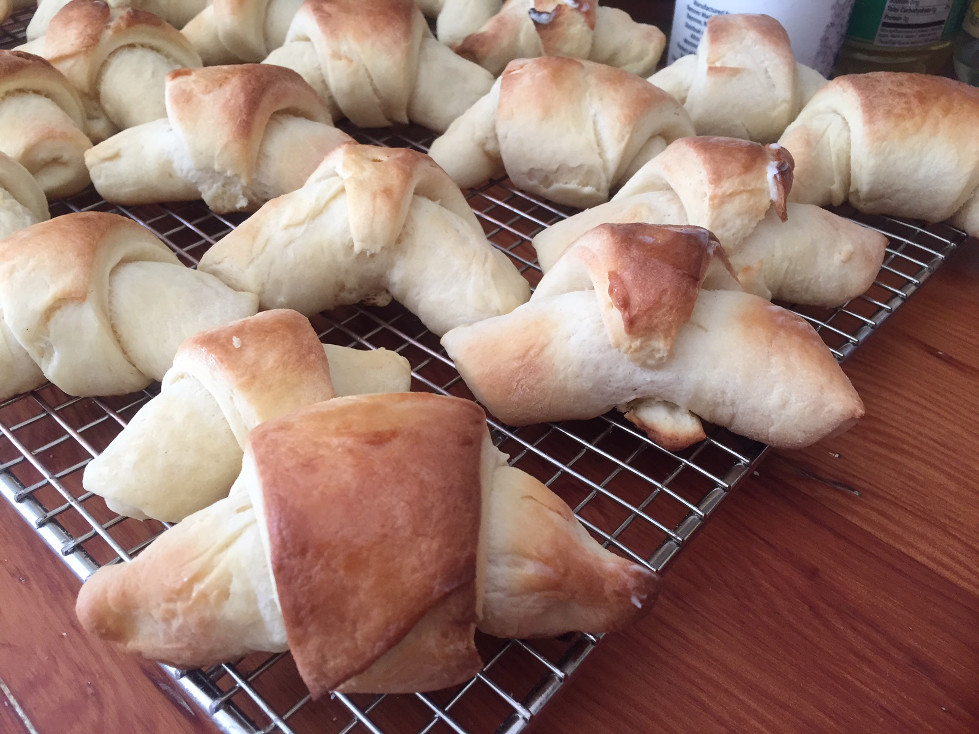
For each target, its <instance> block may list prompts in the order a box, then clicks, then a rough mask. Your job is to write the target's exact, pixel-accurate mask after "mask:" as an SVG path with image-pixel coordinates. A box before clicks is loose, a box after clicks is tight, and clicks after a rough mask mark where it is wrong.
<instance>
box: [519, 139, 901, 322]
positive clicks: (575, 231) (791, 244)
mask: <svg viewBox="0 0 979 734" xmlns="http://www.w3.org/2000/svg"><path fill="white" fill-rule="evenodd" d="M792 178H793V173H792V159H791V157H790V156H789V155H788V154H787V152H786V151H785V149H783V148H780V147H779V146H775V145H770V146H762V145H759V144H757V143H752V142H749V141H746V140H738V139H734V138H720V137H710V136H700V137H694V138H685V139H683V140H678V141H676V142H674V143H672V144H671V145H670V146H669V147H668V148H667V149H666V150H665V151H664V152H663V153H661V154H660V155H659V156H657V157H656V158H655V159H653V160H652V161H650V162H649V163H648V164H647V165H646V166H644V167H643V168H642V169H640V171H638V172H637V173H636V175H635V176H633V177H632V178H631V179H629V181H628V182H626V184H625V185H624V186H623V187H622V189H621V190H620V191H619V193H618V194H616V196H615V197H614V198H613V199H612V201H610V202H608V203H606V204H601V205H599V206H596V207H593V208H591V209H587V210H585V211H583V212H580V213H578V214H576V215H574V216H572V217H570V218H568V219H565V220H563V221H560V222H558V223H556V224H554V225H553V226H551V227H549V228H548V229H545V230H544V231H542V232H540V233H539V234H538V235H537V236H536V237H534V240H533V244H534V248H535V249H536V251H537V256H538V259H539V260H540V264H541V267H542V268H543V269H544V270H545V271H547V270H549V269H550V268H551V267H553V266H554V263H555V262H557V261H558V259H559V258H560V256H561V254H562V253H563V252H564V251H565V250H567V249H568V248H569V247H570V246H571V245H572V243H573V242H574V241H575V240H576V239H577V238H578V237H580V236H581V235H583V234H584V233H585V232H587V231H588V230H589V229H592V228H593V227H596V226H598V225H599V224H602V223H606V222H607V223H616V224H621V223H628V222H645V223H647V224H692V225H696V226H699V227H705V228H707V229H709V230H711V231H712V232H714V234H716V235H717V238H718V239H719V240H720V242H721V244H722V245H723V247H724V250H725V252H726V253H727V256H728V261H729V264H730V266H731V271H732V272H733V274H734V275H735V277H736V278H737V280H738V281H739V282H740V286H741V287H743V288H745V289H746V290H748V291H750V292H752V293H755V294H757V295H760V296H762V297H764V298H770V299H778V300H783V301H790V302H793V303H800V304H807V305H819V306H840V305H842V304H844V303H846V302H847V301H848V300H850V299H851V298H855V297H857V296H859V295H861V294H862V293H864V292H866V290H867V289H868V288H869V287H870V286H871V285H872V284H873V282H874V279H875V278H876V277H877V274H878V273H879V271H880V266H881V263H882V262H883V258H884V253H885V250H886V247H887V238H886V237H884V235H882V234H880V233H879V232H876V231H874V230H872V229H869V228H867V227H863V226H861V225H859V224H857V223H856V222H853V221H851V220H848V219H845V218H843V217H840V216H837V215H835V214H833V213H831V212H828V211H826V210H824V209H821V208H819V207H816V206H814V205H811V204H795V203H791V204H790V203H787V202H786V198H787V197H788V195H789V191H790V189H791V187H792ZM726 281H728V282H729V281H730V276H729V275H728V273H727V271H726V270H725V269H724V268H717V267H715V268H714V269H713V271H712V273H711V275H710V278H709V281H708V284H709V286H710V287H712V288H717V287H725V285H724V284H725V282H726Z"/></svg>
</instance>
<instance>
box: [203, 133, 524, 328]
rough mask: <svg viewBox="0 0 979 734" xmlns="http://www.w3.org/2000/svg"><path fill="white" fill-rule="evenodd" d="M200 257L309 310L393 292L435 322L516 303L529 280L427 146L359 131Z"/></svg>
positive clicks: (385, 298) (267, 295)
mask: <svg viewBox="0 0 979 734" xmlns="http://www.w3.org/2000/svg"><path fill="white" fill-rule="evenodd" d="M199 269H200V270H201V271H202V272H205V273H210V274H212V275H215V276H216V277H218V278H220V279H221V280H222V281H224V282H225V283H227V284H228V285H229V286H231V287H232V288H235V289H239V290H245V291H248V292H250V293H256V294H258V296H259V299H260V302H261V304H262V307H263V308H292V309H295V310H297V311H300V312H301V313H304V314H313V313H317V312H319V311H323V310H327V309H331V308H336V307H337V306H342V305H347V304H352V303H358V302H361V301H367V302H371V303H375V304H385V303H387V302H389V301H390V300H391V298H394V299H395V300H397V301H398V302H399V303H401V304H402V305H403V306H405V307H406V308H407V309H408V310H410V311H411V312H412V313H414V314H415V315H416V316H418V317H419V318H420V319H421V321H422V322H423V323H424V324H425V326H426V327H427V328H428V329H429V330H431V331H432V332H434V333H436V334H444V333H445V332H446V331H448V330H449V329H451V328H453V327H454V326H458V325H459V324H466V323H472V322H474V321H478V320H480V319H484V318H487V317H489V316H495V315H498V314H501V313H506V312H507V311H510V310H512V309H513V308H516V307H517V306H518V305H519V304H521V303H523V302H524V301H526V300H527V298H528V297H529V296H530V286H529V285H528V283H527V281H526V279H524V277H523V276H522V275H521V274H520V272H519V271H518V270H517V268H516V267H515V266H514V265H513V263H512V262H511V261H510V260H509V258H507V256H506V255H504V254H503V253H502V252H501V251H499V250H497V249H496V248H495V247H493V245H492V244H491V243H490V242H489V241H488V240H487V239H486V235H485V234H484V233H483V228H482V226H481V225H480V224H479V221H478V220H477V219H476V215H475V214H474V213H473V211H472V209H471V208H470V206H469V204H468V203H467V202H466V199H465V197H464V196H463V195H462V192H460V191H459V189H458V187H457V186H456V185H455V184H454V183H452V181H451V180H450V179H449V177H448V176H447V175H446V174H445V172H444V171H443V170H442V169H441V168H439V167H438V166H437V165H435V163H434V162H433V161H432V160H431V159H430V158H429V157H428V156H426V155H424V154H423V153H419V152H417V151H413V150H408V149H404V148H380V147H375V146H371V145H359V144H356V143H351V144H349V145H344V146H342V147H341V148H339V149H338V150H336V151H334V152H333V153H331V154H330V155H328V156H327V157H326V158H325V159H323V162H322V163H321V164H320V166H319V168H317V170H316V171H315V172H314V173H313V175H312V176H310V178H309V180H308V181H307V182H306V184H305V185H304V186H303V187H302V188H301V189H299V190H298V191H294V192H292V193H291V194H286V195H285V196H281V197H279V198H277V199H274V200H272V201H270V202H269V203H268V204H266V205H265V206H263V207H262V208H261V209H259V210H258V211H257V212H255V214H253V215H252V216H251V217H249V218H248V219H247V220H246V221H245V222H244V223H243V224H242V225H241V226H239V227H238V228H237V229H235V230H234V231H233V232H231V233H229V234H228V235H227V236H225V237H224V238H223V239H222V240H220V241H219V242H217V243H216V244H215V245H214V246H212V247H211V249H210V250H208V251H207V252H206V253H204V256H203V257H202V258H201V261H200V266H199Z"/></svg>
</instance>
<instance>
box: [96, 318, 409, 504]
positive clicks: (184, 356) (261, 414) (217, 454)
mask: <svg viewBox="0 0 979 734" xmlns="http://www.w3.org/2000/svg"><path fill="white" fill-rule="evenodd" d="M351 372H356V373H358V379H357V380H356V381H351V380H350V379H348V378H346V376H347V375H349V374H350V373H351ZM334 376H336V379H334ZM410 383H411V368H410V367H409V366H408V362H407V360H405V359H404V358H403V357H401V356H400V355H399V354H397V353H396V352H390V351H388V350H385V349H381V350H376V351H361V350H356V349H350V348H347V347H340V346H333V345H330V346H329V347H326V349H324V345H323V344H321V343H320V341H319V339H318V338H317V336H316V332H315V331H314V330H313V327H312V326H311V325H310V323H309V321H308V320H307V319H306V317H304V316H303V315H302V314H299V313H297V312H296V311H288V310H281V309H280V310H273V311H264V312H262V313H259V314H257V315H255V316H251V317H249V318H246V319H242V320H240V321H234V322H232V323H230V324H226V325H222V326H217V327H215V328H213V329H208V330H206V331H202V332H201V333H199V334H196V335H194V336H192V337H190V338H189V339H187V340H186V341H184V342H183V343H182V344H181V345H180V348H179V349H178V350H177V354H176V356H175V357H174V360H173V366H172V367H171V368H170V369H169V370H167V373H166V374H165V375H164V376H163V385H162V389H161V391H160V394H159V395H157V396H156V397H154V398H153V399H152V400H150V401H149V402H148V403H147V404H146V405H144V406H143V407H142V408H141V409H140V410H139V412H138V413H136V415H135V416H133V418H132V420H131V421H130V422H129V423H128V424H127V425H126V427H125V428H124V429H123V430H122V432H121V433H120V434H119V435H118V436H116V437H115V439H113V441H112V443H110V444H109V445H108V447H106V449H105V450H104V451H103V452H102V453H101V454H99V455H98V456H97V457H95V458H94V459H93V460H92V461H90V462H89V463H88V465H87V466H86V467H85V473H84V476H83V486H84V487H85V489H86V490H87V491H89V492H94V493H95V494H98V495H100V496H102V497H103V498H104V499H105V500H106V505H107V506H108V507H109V509H111V510H113V511H115V512H119V513H121V514H125V515H129V516H130V517H136V518H138V519H145V518H147V517H152V518H155V519H157V520H163V521H166V522H178V521H179V520H182V519H184V518H185V517H186V516H187V515H190V514H192V513H194V512H196V511H197V510H200V509H203V508H204V507H207V506H208V505H210V504H212V503H214V502H215V501H216V500H218V499H220V498H221V497H224V496H225V495H227V493H228V490H229V489H230V488H231V484H232V483H233V482H234V479H235V477H236V476H238V472H239V471H240V470H241V455H242V447H243V446H244V443H245V439H246V438H247V436H248V433H249V431H251V429H252V428H254V427H255V426H256V425H258V424H259V423H261V422H262V421H266V420H269V419H271V418H275V417H278V416H280V415H284V414H286V413H288V412H290V411H292V410H295V409H296V408H299V407H302V406H304V405H309V404H312V403H316V402H320V401H322V400H329V399H330V398H333V397H336V396H337V395H343V394H352V393H349V392H344V391H345V390H353V392H354V393H361V392H400V391H407V390H408V389H409V387H410Z"/></svg>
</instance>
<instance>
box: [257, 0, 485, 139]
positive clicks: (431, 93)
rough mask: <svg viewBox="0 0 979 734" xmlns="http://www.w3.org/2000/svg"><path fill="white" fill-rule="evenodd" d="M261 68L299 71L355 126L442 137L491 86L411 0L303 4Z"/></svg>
mask: <svg viewBox="0 0 979 734" xmlns="http://www.w3.org/2000/svg"><path fill="white" fill-rule="evenodd" d="M265 63H268V64H278V65H279V66H285V67H288V68H290V69H294V70H295V71H297V72H298V73H299V74H300V75H301V76H302V77H303V78H304V79H305V80H306V81H308V82H309V83H310V85H311V86H312V87H313V88H314V89H315V90H316V91H317V92H318V93H319V95H320V96H321V97H322V98H323V99H325V100H327V102H328V104H329V105H330V108H331V111H332V112H333V114H334V116H335V117H336V118H340V117H346V118H348V119H349V120H350V121H351V122H352V123H354V124H355V125H358V126H360V127H387V126H390V125H395V124H405V123H407V122H409V121H410V122H414V123H416V124H419V125H422V126H424V127H427V128H429V129H431V130H435V131H436V132H442V131H444V130H445V129H446V128H447V127H448V126H449V124H450V123H451V122H452V121H453V120H455V119H456V118H457V117H458V116H459V115H461V114H462V113H463V112H465V111H466V110H467V109H469V107H470V106H471V105H472V104H474V103H475V102H476V100H478V99H479V98H480V97H482V96H483V95H484V94H486V93H487V92H488V91H489V90H490V87H492V86H493V76H492V75H491V74H490V73H489V72H487V71H486V70H485V69H483V68H481V67H479V66H477V65H476V64H474V63H472V62H471V61H467V60H466V59H464V58H462V57H461V56H457V55H456V54H454V53H452V51H451V50H450V49H449V48H447V47H446V46H444V45H442V44H441V43H439V42H438V41H436V40H435V38H434V36H432V34H431V32H430V31H429V29H428V26H427V25H426V24H425V19H424V17H423V16H422V14H421V11H420V10H418V8H417V7H416V6H415V4H414V2H413V1H412V0H307V1H306V2H305V3H303V5H302V7H301V8H299V10H298V11H297V12H296V14H295V17H294V18H293V20H292V23H291V25H290V26H289V30H288V33H287V34H286V39H285V43H284V44H282V46H281V47H280V48H277V49H276V50H274V51H272V52H271V53H270V54H269V55H268V57H267V58H266V59H265Z"/></svg>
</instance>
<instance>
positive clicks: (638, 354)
mask: <svg viewBox="0 0 979 734" xmlns="http://www.w3.org/2000/svg"><path fill="white" fill-rule="evenodd" d="M585 238H588V239H585ZM582 240H584V241H585V248H586V249H585V248H583V249H582V250H580V252H581V257H583V258H584V259H585V261H586V262H587V265H588V267H589V269H590V271H591V273H592V278H593V281H594V282H595V284H596V288H597V287H598V286H599V284H600V283H601V282H602V281H603V280H604V281H607V286H606V287H607V293H608V298H609V301H610V303H611V305H612V308H613V309H614V310H615V311H616V312H617V314H618V318H619V319H620V321H621V327H616V326H614V325H613V324H609V323H608V321H607V322H606V323H607V324H608V325H609V328H610V329H611V330H612V331H613V334H612V339H613V341H614V342H615V343H616V345H617V347H618V348H619V349H621V350H622V351H623V352H625V353H627V354H630V355H632V356H633V358H634V359H639V360H641V361H647V360H652V361H658V360H661V359H663V358H665V356H666V355H667V354H668V353H669V350H670V349H671V348H672V345H673V341H674V339H675V338H676V334H677V332H678V331H679V330H680V328H681V327H682V326H683V325H684V324H685V323H686V322H687V321H689V320H690V315H691V313H692V312H693V307H694V303H695V302H696V300H697V296H698V294H699V293H700V287H701V283H702V282H703V279H704V277H705V276H706V274H707V268H708V266H709V265H710V260H711V257H713V255H714V253H715V251H716V250H717V249H718V247H719V243H718V241H717V238H715V237H714V235H713V234H712V233H711V232H709V231H708V230H706V229H704V228H702V227H693V226H665V225H653V224H640V223H627V224H603V225H600V226H598V227H595V229H593V230H591V231H590V232H589V233H586V234H585V235H584V236H583V237H582V238H581V239H579V242H582ZM616 332H617V333H616Z"/></svg>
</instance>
